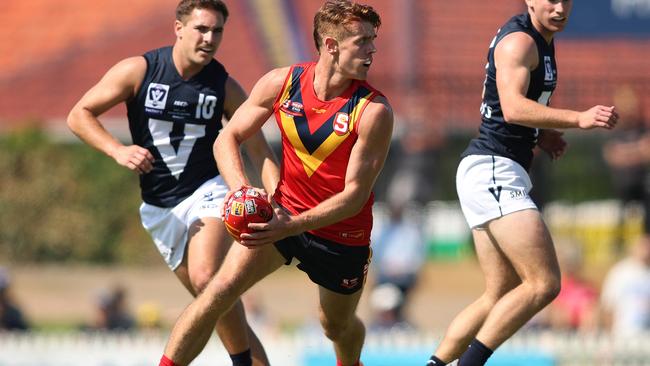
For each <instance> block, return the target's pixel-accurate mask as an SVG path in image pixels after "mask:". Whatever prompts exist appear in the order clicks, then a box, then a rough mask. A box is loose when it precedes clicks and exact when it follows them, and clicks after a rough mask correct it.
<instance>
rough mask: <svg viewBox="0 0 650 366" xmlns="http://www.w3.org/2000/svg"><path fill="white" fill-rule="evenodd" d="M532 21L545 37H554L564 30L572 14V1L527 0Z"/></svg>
mask: <svg viewBox="0 0 650 366" xmlns="http://www.w3.org/2000/svg"><path fill="white" fill-rule="evenodd" d="M526 2H527V3H528V8H529V9H530V11H531V12H532V14H531V19H532V21H533V24H535V27H536V28H537V30H538V31H540V33H542V34H543V35H553V33H555V32H560V31H562V30H563V29H564V27H565V26H566V24H567V22H568V21H569V14H571V7H572V6H573V1H572V0H526Z"/></svg>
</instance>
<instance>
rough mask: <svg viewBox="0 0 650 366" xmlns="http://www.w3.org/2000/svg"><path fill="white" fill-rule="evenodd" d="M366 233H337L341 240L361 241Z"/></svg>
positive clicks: (361, 231)
mask: <svg viewBox="0 0 650 366" xmlns="http://www.w3.org/2000/svg"><path fill="white" fill-rule="evenodd" d="M365 233H366V231H365V230H356V231H343V232H341V233H339V235H341V237H342V238H347V239H361V238H363V237H364V235H365Z"/></svg>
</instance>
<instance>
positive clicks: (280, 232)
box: [241, 97, 393, 246]
mask: <svg viewBox="0 0 650 366" xmlns="http://www.w3.org/2000/svg"><path fill="white" fill-rule="evenodd" d="M358 129H359V130H358V133H359V137H358V139H357V141H356V143H355V145H354V147H353V148H352V151H351V153H350V162H349V164H348V168H347V170H346V175H345V177H346V178H345V188H344V189H343V191H341V192H339V193H337V194H335V195H333V196H332V197H330V198H328V199H327V200H325V201H323V202H321V203H320V204H318V205H317V206H315V207H313V208H311V209H309V210H307V211H304V212H302V213H301V214H299V215H295V216H289V215H285V214H283V212H282V211H281V210H280V209H277V210H276V211H275V212H276V216H277V217H276V218H274V219H273V220H271V221H270V222H268V223H260V224H249V228H251V229H254V230H259V231H257V232H255V233H250V234H242V237H241V238H242V241H241V244H242V245H246V246H258V245H265V244H270V243H274V242H276V241H278V240H280V239H282V238H285V237H287V236H291V235H297V234H299V233H302V232H305V231H309V230H312V229H317V228H320V227H324V226H327V225H331V224H334V223H336V222H339V221H341V220H344V219H346V218H348V217H351V216H354V215H355V214H357V213H358V212H359V211H360V210H361V209H362V208H363V205H364V204H365V203H366V202H367V201H368V198H369V197H370V194H371V192H372V187H373V185H374V184H375V180H376V179H377V176H378V175H379V172H380V171H381V169H382V167H383V166H384V162H385V161H386V156H387V154H388V149H389V147H390V140H391V136H392V131H393V112H392V109H391V107H390V105H389V104H388V102H387V101H386V99H385V98H383V97H378V98H377V99H376V100H375V101H373V102H372V103H370V104H369V105H368V106H367V107H366V111H365V112H364V114H363V115H362V117H361V120H360V121H359V126H358Z"/></svg>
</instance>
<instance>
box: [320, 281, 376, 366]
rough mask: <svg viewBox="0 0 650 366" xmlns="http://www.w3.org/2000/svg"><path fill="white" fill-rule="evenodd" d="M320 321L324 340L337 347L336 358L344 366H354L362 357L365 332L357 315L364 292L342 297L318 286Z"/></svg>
mask: <svg viewBox="0 0 650 366" xmlns="http://www.w3.org/2000/svg"><path fill="white" fill-rule="evenodd" d="M318 292H319V297H320V309H319V317H320V323H321V326H322V327H323V330H324V331H325V336H327V338H329V339H330V340H331V341H332V342H333V343H334V351H335V352H336V358H337V359H338V360H339V361H341V363H342V364H343V365H346V366H347V365H355V363H356V362H357V361H358V360H359V357H360V356H361V348H362V347H363V341H364V339H365V336H366V328H365V326H364V325H363V323H362V322H361V319H359V317H358V316H357V314H356V310H357V305H358V304H359V299H360V298H361V292H362V291H361V290H359V291H357V292H355V293H353V294H350V295H343V294H339V293H336V292H333V291H330V290H328V289H326V288H324V287H322V286H318Z"/></svg>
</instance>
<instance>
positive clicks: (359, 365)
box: [336, 360, 363, 366]
mask: <svg viewBox="0 0 650 366" xmlns="http://www.w3.org/2000/svg"><path fill="white" fill-rule="evenodd" d="M336 366H345V365H343V363H341V361H339V360H336ZM350 366H363V364H362V363H361V361H357V362H355V363H354V364H353V365H350Z"/></svg>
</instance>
